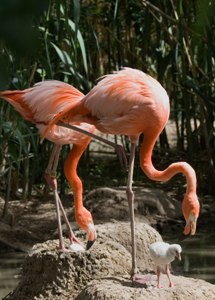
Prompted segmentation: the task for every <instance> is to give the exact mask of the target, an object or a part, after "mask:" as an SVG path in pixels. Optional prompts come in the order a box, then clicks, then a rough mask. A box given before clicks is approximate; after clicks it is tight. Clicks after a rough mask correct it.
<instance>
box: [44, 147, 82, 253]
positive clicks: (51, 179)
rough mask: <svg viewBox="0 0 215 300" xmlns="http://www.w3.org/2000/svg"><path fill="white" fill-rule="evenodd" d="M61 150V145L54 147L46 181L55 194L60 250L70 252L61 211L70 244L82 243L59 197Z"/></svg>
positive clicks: (46, 172) (46, 173)
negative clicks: (57, 177) (58, 179)
mask: <svg viewBox="0 0 215 300" xmlns="http://www.w3.org/2000/svg"><path fill="white" fill-rule="evenodd" d="M61 148H62V147H61V145H56V144H55V145H54V147H53V150H52V153H51V156H50V160H49V163H48V167H47V169H46V171H45V179H46V181H47V183H48V185H49V187H50V188H51V189H52V190H53V193H54V198H55V205H56V213H57V223H58V234H59V249H60V250H62V251H66V252H68V251H69V250H68V249H66V247H65V245H64V239H63V233H62V225H61V215H60V210H61V212H62V215H63V218H64V221H65V223H66V226H67V230H68V235H69V239H70V243H71V244H72V243H73V242H75V243H80V242H79V241H78V239H77V238H76V237H75V234H74V233H73V231H72V229H71V226H70V223H69V220H68V218H67V216H66V212H65V210H64V208H63V205H62V202H61V200H60V197H59V195H58V191H57V180H56V170H57V166H58V161H59V156H60V152H61ZM80 244H81V243H80Z"/></svg>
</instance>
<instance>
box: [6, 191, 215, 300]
mask: <svg viewBox="0 0 215 300" xmlns="http://www.w3.org/2000/svg"><path fill="white" fill-rule="evenodd" d="M135 195H136V198H135V214H136V226H135V232H136V239H137V264H138V268H139V273H141V274H145V275H146V279H147V280H146V283H145V284H144V285H133V284H132V282H131V280H130V270H131V247H130V224H129V222H128V209H127V202H126V197H125V193H124V188H123V187H122V188H119V189H118V190H113V189H109V188H103V189H96V190H93V191H92V192H90V193H89V194H88V195H87V196H86V198H85V205H86V206H87V207H88V208H90V210H91V211H92V214H93V216H94V219H95V224H96V229H97V234H98V236H97V242H96V243H95V244H94V246H93V247H92V248H91V249H90V250H88V251H84V252H74V253H69V254H68V253H67V254H65V253H61V252H59V251H58V249H57V247H58V233H57V228H56V213H55V205H54V201H53V199H52V196H51V195H50V196H49V197H47V198H45V199H43V200H41V199H39V198H35V199H32V200H31V201H29V202H27V204H26V203H22V202H20V200H16V201H10V203H9V211H10V215H8V217H7V219H5V220H4V221H2V222H1V224H0V242H1V243H2V244H4V245H7V246H10V247H13V248H14V249H17V250H20V251H25V252H26V259H25V262H24V264H23V268H22V276H21V279H20V282H19V284H18V286H17V288H16V289H15V290H14V291H13V292H11V293H10V294H9V295H8V296H6V297H5V298H4V300H66V299H67V300H70V299H71V300H72V299H76V300H91V299H95V300H100V299H101V300H103V299H105V300H106V299H107V300H109V299H116V300H121V299H122V300H126V299H135V300H141V299H208V300H210V299H215V285H213V284H210V283H208V282H206V281H203V280H199V279H193V278H187V277H183V276H181V274H177V272H176V273H175V272H174V275H172V277H173V281H174V282H175V284H176V285H175V286H174V287H172V288H168V281H167V278H166V276H165V275H163V274H162V277H161V283H162V284H163V286H164V288H162V289H157V288H156V276H155V272H154V270H155V267H154V265H153V262H152V260H151V258H150V255H149V250H148V245H149V244H151V243H152V242H154V241H157V240H162V237H161V235H160V234H159V233H158V231H157V230H156V229H155V228H159V227H158V224H159V225H160V224H165V222H161V220H162V219H163V220H169V222H171V221H172V220H173V219H174V217H175V216H178V214H179V210H178V207H175V209H174V206H172V204H171V203H172V199H169V196H168V195H165V194H164V193H162V192H161V191H160V190H150V189H139V188H136V189H135ZM150 197H151V199H153V201H150V200H149V199H150ZM98 199H100V202H99V206H98V201H97V200H98ZM145 199H147V201H148V205H143V202H144V201H145ZM156 199H157V200H156ZM147 201H146V202H147ZM3 203H4V201H3V199H0V207H1V208H2V207H3ZM158 203H159V204H158ZM63 205H64V207H65V209H66V212H67V215H68V217H69V219H70V220H73V219H74V218H73V215H74V211H73V208H72V200H71V195H70V197H67V198H65V199H63ZM101 207H102V210H101ZM103 212H104V213H103ZM102 213H103V214H102ZM161 217H162V218H161ZM71 225H72V228H73V229H74V231H75V233H76V235H77V237H78V238H79V239H80V240H81V241H82V242H83V243H86V241H85V238H86V237H85V235H84V234H83V232H81V231H80V230H79V229H78V227H77V225H76V223H75V222H72V223H71ZM175 225H177V226H178V227H177V226H174V228H176V230H177V232H178V230H180V231H181V230H182V226H183V225H184V224H183V223H182V222H181V221H180V216H178V218H177V221H175ZM152 226H153V227H154V228H153V227H152ZM160 226H161V225H160ZM63 229H64V235H65V236H66V228H65V227H63ZM68 242H69V241H68V240H67V239H66V243H68Z"/></svg>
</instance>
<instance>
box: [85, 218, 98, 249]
mask: <svg viewBox="0 0 215 300" xmlns="http://www.w3.org/2000/svg"><path fill="white" fill-rule="evenodd" d="M95 241H96V229H95V226H94V224H93V223H90V224H89V225H88V241H87V245H86V250H89V249H90V248H91V247H92V245H93V244H94V243H95Z"/></svg>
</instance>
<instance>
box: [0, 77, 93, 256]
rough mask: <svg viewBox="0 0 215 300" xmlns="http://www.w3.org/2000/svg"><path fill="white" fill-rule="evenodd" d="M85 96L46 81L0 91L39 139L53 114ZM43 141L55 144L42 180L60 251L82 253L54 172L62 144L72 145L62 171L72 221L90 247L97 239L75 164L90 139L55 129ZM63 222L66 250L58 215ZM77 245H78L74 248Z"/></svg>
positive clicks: (81, 125)
mask: <svg viewBox="0 0 215 300" xmlns="http://www.w3.org/2000/svg"><path fill="white" fill-rule="evenodd" d="M83 96H84V94H82V93H81V92H80V91H79V90H77V89H76V88H74V87H73V86H71V85H69V84H66V83H63V82H60V81H56V80H47V81H42V82H39V83H37V84H35V85H34V86H33V87H32V88H29V89H25V90H14V91H1V92H0V97H2V98H4V99H5V100H7V101H8V102H9V103H10V104H11V105H12V106H13V107H14V108H15V109H16V110H17V111H18V112H19V113H20V114H21V115H22V117H23V118H24V119H26V120H28V121H30V122H32V123H34V124H35V125H36V127H37V129H38V131H39V133H40V135H41V136H42V135H43V133H44V130H45V129H46V126H47V124H48V123H49V121H50V120H52V119H53V118H54V117H55V116H56V114H58V113H59V112H61V111H62V110H64V109H66V108H67V107H68V106H69V105H71V103H73V102H75V101H78V100H80V99H81V98H82V97H83ZM76 126H77V127H78V128H79V129H82V130H84V131H87V132H90V133H93V132H94V131H95V127H94V126H93V125H89V124H86V123H82V122H78V123H76ZM52 129H53V130H52V131H50V132H49V133H48V134H47V136H46V138H47V139H48V140H49V141H52V142H53V143H54V147H53V150H52V153H51V156H50V159H49V163H48V167H47V169H46V171H45V179H46V181H47V183H48V185H49V187H50V188H51V189H52V190H53V193H54V197H55V204H56V211H57V222H58V232H59V250H61V251H64V252H69V251H71V250H72V251H81V250H84V248H83V246H82V245H81V243H80V242H79V241H78V240H77V238H76V237H75V235H74V233H73V231H72V229H71V227H70V224H69V221H68V219H67V216H66V213H65V211H64V208H63V205H62V203H61V200H60V197H59V195H58V191H57V180H56V170H57V165H58V160H59V155H60V152H61V148H62V145H65V144H73V147H72V149H71V151H70V153H69V155H68V157H67V159H66V161H65V164H64V172H65V175H66V177H67V179H68V181H69V183H70V185H71V188H72V190H73V195H74V206H75V218H76V222H77V224H78V225H79V226H80V227H81V229H82V230H84V231H85V232H86V233H87V235H88V244H87V245H88V246H87V248H89V247H90V246H91V245H92V244H93V243H94V241H95V239H96V231H95V227H94V223H93V218H92V215H91V213H90V212H89V211H88V210H87V209H86V208H85V207H84V206H83V199H82V194H83V187H82V182H81V179H80V178H79V176H78V174H77V166H78V162H79V160H80V158H81V156H82V154H83V152H84V151H85V149H86V148H87V146H88V145H89V143H90V141H91V138H90V137H89V136H87V135H85V134H82V133H80V132H77V131H73V130H71V129H68V128H63V127H60V126H54V127H53V128H52ZM60 210H61V213H62V216H63V218H64V220H65V223H66V225H67V229H68V236H69V239H70V243H71V244H70V246H69V248H66V247H65V245H64V241H63V234H62V227H61V215H60ZM77 244H78V245H77Z"/></svg>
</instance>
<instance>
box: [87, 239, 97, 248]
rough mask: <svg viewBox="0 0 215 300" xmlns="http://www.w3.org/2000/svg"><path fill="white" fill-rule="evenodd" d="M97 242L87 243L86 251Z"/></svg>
mask: <svg viewBox="0 0 215 300" xmlns="http://www.w3.org/2000/svg"><path fill="white" fill-rule="evenodd" d="M95 241H96V240H93V241H87V246H86V250H89V249H90V248H91V247H92V245H93V244H94V243H95Z"/></svg>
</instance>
